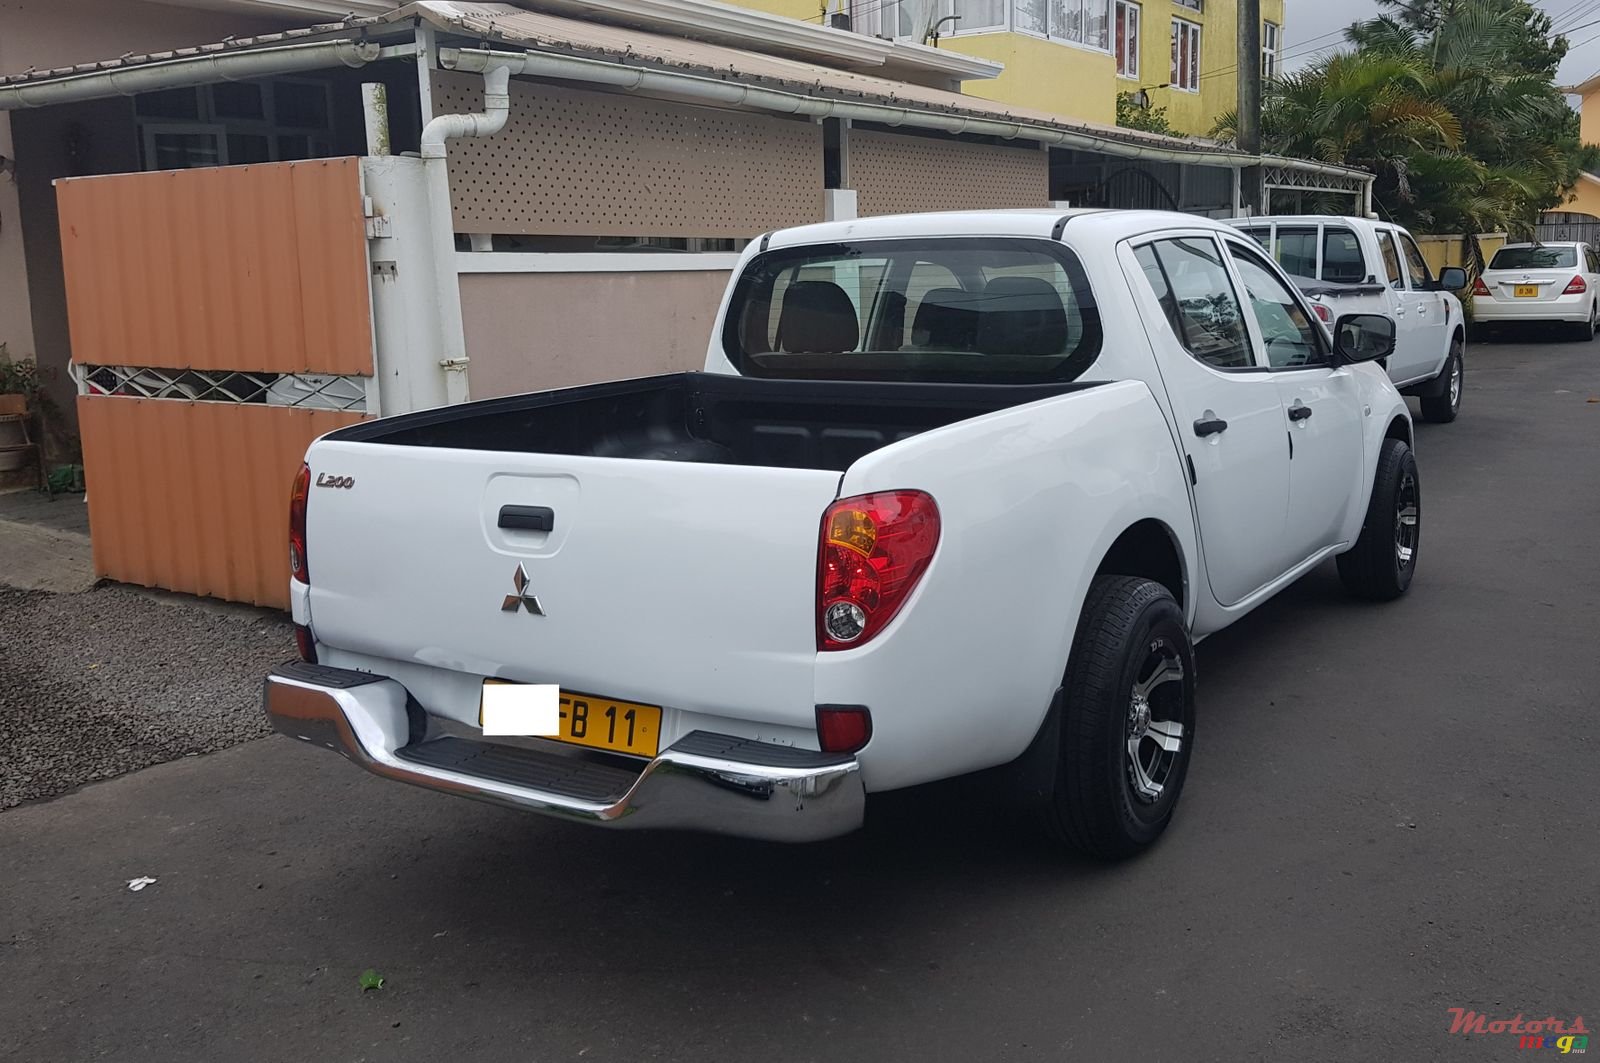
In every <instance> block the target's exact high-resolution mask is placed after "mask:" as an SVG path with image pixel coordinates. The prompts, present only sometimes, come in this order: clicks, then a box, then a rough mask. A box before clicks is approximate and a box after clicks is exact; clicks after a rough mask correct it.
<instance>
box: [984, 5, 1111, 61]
mask: <svg viewBox="0 0 1600 1063" xmlns="http://www.w3.org/2000/svg"><path fill="white" fill-rule="evenodd" d="M1017 2H1018V0H1006V11H1007V13H1008V14H1009V15H1010V16H1011V32H1012V33H1020V34H1022V35H1023V36H1024V37H1033V38H1034V39H1036V40H1041V41H1050V42H1052V43H1054V44H1065V45H1066V46H1068V47H1069V48H1082V49H1083V50H1084V51H1086V52H1094V53H1096V54H1098V55H1110V56H1115V55H1116V44H1117V42H1116V39H1115V38H1116V25H1115V23H1114V22H1113V21H1112V14H1113V8H1112V5H1111V2H1110V0H1064V2H1065V3H1076V4H1077V5H1078V7H1079V10H1081V11H1085V12H1087V11H1088V10H1089V9H1091V8H1096V7H1099V6H1100V4H1102V3H1104V4H1105V19H1106V43H1105V46H1104V47H1101V46H1100V45H1098V44H1090V43H1089V42H1088V41H1075V40H1073V39H1072V38H1071V37H1063V36H1060V35H1059V34H1056V33H1054V32H1052V27H1051V26H1050V16H1051V14H1052V12H1053V9H1054V7H1055V4H1056V2H1057V0H1044V17H1045V32H1043V33H1040V32H1039V31H1038V30H1033V29H1023V28H1022V26H1021V24H1020V23H1019V22H1018V20H1017Z"/></svg>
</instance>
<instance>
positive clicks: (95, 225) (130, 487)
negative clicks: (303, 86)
mask: <svg viewBox="0 0 1600 1063" xmlns="http://www.w3.org/2000/svg"><path fill="white" fill-rule="evenodd" d="M56 197H57V201H58V204H59V206H60V214H61V250H62V259H63V270H64V273H65V277H66V289H67V317H68V322H69V325H70V327H71V335H72V368H73V374H74V376H75V378H76V379H77V381H78V391H79V397H78V420H79V427H80V430H81V432H82V436H83V455H84V474H85V479H86V480H87V482H88V485H89V495H88V501H89V525H90V535H91V539H92V541H93V547H94V559H95V570H96V573H97V574H98V575H101V576H106V577H109V578H111V579H117V580H123V581H126V582H129V583H137V584H142V585H145V586H151V587H163V588H166V589H169V590H176V591H185V592H188V593H192V594H202V595H210V596H213V597H218V598H225V599H228V600H231V601H240V602H251V603H254V604H257V605H271V606H278V607H283V606H286V605H287V604H288V602H287V594H288V578H289V567H288V552H287V547H286V545H285V544H286V542H287V535H288V532H287V527H288V496H289V485H290V481H291V480H292V478H293V475H294V472H295V470H296V469H297V468H298V466H299V463H300V460H301V455H302V454H304V452H305V448H306V446H307V445H308V444H309V443H310V442H311V441H312V440H313V439H315V438H316V437H317V436H318V435H321V434H322V433H324V432H327V431H330V430H332V429H334V428H338V427H340V426H342V425H346V424H351V423H354V422H356V421H359V420H361V419H362V418H363V417H365V416H367V415H368V414H369V412H371V411H375V410H376V406H377V403H376V395H377V392H376V388H375V384H374V373H373V330H372V307H371V289H370V283H369V277H370V267H369V265H368V260H367V242H366V223H365V218H364V211H363V196H362V188H361V171H360V165H359V160H357V159H320V160H314V161H310V162H294V163H275V164H271V165H262V166H236V167H223V168H214V169H201V170H177V171H164V172H158V173H137V174H118V175H113V176H105V177H82V178H72V179H67V180H63V181H58V182H57V183H56Z"/></svg>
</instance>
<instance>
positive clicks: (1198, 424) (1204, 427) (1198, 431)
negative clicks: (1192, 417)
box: [1194, 417, 1228, 439]
mask: <svg viewBox="0 0 1600 1063" xmlns="http://www.w3.org/2000/svg"><path fill="white" fill-rule="evenodd" d="M1227 430H1228V422H1227V421H1224V420H1223V419H1222V418H1220V417H1202V418H1200V419H1199V420H1197V421H1195V423H1194V434H1195V435H1197V436H1199V437H1200V438H1201V439H1204V438H1205V437H1206V436H1214V435H1216V434H1217V433H1218V432H1226V431H1227Z"/></svg>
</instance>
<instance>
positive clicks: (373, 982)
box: [361, 967, 383, 993]
mask: <svg viewBox="0 0 1600 1063" xmlns="http://www.w3.org/2000/svg"><path fill="white" fill-rule="evenodd" d="M382 988H383V975H381V974H379V973H378V972H377V971H375V970H373V969H372V968H371V967H368V968H367V969H366V970H364V971H362V972H361V991H362V992H363V993H365V992H366V991H367V990H369V989H382Z"/></svg>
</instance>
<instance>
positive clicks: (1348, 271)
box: [1317, 225, 1367, 284]
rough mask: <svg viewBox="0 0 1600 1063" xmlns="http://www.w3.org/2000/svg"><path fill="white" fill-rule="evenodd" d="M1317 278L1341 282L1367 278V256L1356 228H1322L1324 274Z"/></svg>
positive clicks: (1354, 282)
mask: <svg viewBox="0 0 1600 1063" xmlns="http://www.w3.org/2000/svg"><path fill="white" fill-rule="evenodd" d="M1317 279H1318V280H1325V281H1333V282H1336V283H1339V284H1360V283H1361V282H1362V281H1365V280H1366V279H1367V263H1366V258H1365V256H1364V255H1362V253H1361V241H1360V240H1359V239H1358V238H1357V237H1356V234H1355V232H1354V230H1351V229H1346V228H1343V227H1341V226H1334V225H1330V226H1328V227H1326V228H1325V229H1323V230H1322V276H1320V277H1318V278H1317Z"/></svg>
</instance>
